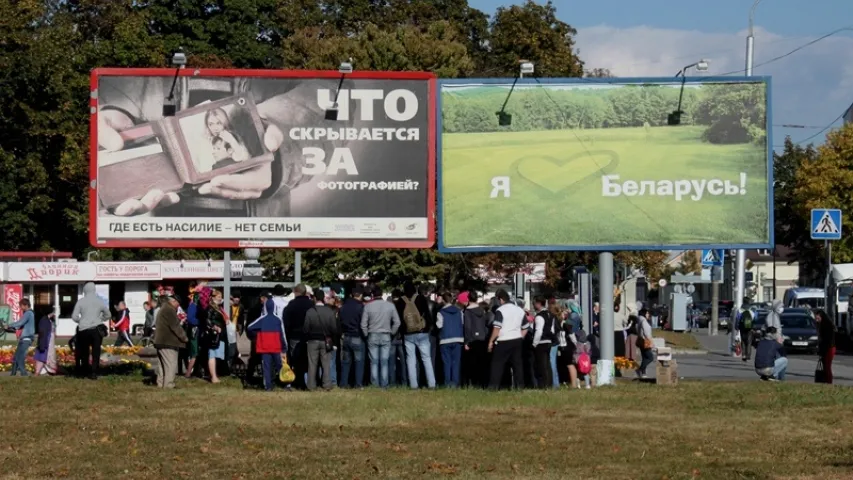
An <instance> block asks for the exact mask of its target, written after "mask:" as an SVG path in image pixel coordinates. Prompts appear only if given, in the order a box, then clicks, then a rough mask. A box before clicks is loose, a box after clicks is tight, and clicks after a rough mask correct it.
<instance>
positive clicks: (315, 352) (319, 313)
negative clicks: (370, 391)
mask: <svg viewBox="0 0 853 480" xmlns="http://www.w3.org/2000/svg"><path fill="white" fill-rule="evenodd" d="M313 293H314V306H313V308H311V309H310V310H308V312H306V314H305V325H304V329H305V330H304V334H305V335H304V337H303V338H304V339H305V350H306V352H307V354H308V382H307V383H308V385H307V388H308V390H309V391H313V390H316V389H317V369H318V368H320V367H322V369H323V389H324V390H331V389H332V387H333V384H332V367H331V359H332V349H333V348H334V343H333V338H334V337H335V336H337V335H338V332H337V329H338V325H337V323H338V322H337V320H336V319H335V312H334V310H332V309H331V308H329V307H328V306H327V305H326V302H325V298H326V293H325V292H323V290H321V289H319V288H315V289H314V292H313Z"/></svg>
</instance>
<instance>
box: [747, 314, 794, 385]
mask: <svg viewBox="0 0 853 480" xmlns="http://www.w3.org/2000/svg"><path fill="white" fill-rule="evenodd" d="M787 370H788V359H787V358H786V357H785V351H784V349H783V347H782V344H781V343H779V340H778V338H777V336H776V329H775V328H774V327H769V328H768V329H767V333H766V334H765V336H764V338H763V339H762V340H761V341H760V342H758V346H757V347H756V348H755V373H757V374H758V375H759V376H760V377H761V379H762V380H770V381H777V380H778V381H782V380H785V372H786V371H787Z"/></svg>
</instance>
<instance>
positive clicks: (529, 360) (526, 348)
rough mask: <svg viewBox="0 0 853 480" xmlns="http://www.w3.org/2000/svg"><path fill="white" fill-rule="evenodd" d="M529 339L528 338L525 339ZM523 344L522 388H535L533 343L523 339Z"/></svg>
mask: <svg viewBox="0 0 853 480" xmlns="http://www.w3.org/2000/svg"><path fill="white" fill-rule="evenodd" d="M527 338H530V337H527ZM524 340H525V341H524V343H523V345H522V347H521V358H522V362H523V364H524V384H523V385H524V386H525V387H526V388H536V386H537V382H536V369H535V367H534V365H535V364H536V356H535V355H534V353H533V350H534V348H533V342H532V341H530V340H527V339H526V338H525V339H524Z"/></svg>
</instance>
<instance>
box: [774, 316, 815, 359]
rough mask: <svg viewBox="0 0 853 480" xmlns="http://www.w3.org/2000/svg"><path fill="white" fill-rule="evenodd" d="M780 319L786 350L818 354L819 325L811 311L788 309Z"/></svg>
mask: <svg viewBox="0 0 853 480" xmlns="http://www.w3.org/2000/svg"><path fill="white" fill-rule="evenodd" d="M780 319H781V321H782V340H783V341H784V345H785V348H786V349H788V350H799V351H807V352H811V353H817V325H816V324H815V321H814V315H813V314H812V312H811V310H809V309H805V308H786V309H785V310H784V311H782V315H780Z"/></svg>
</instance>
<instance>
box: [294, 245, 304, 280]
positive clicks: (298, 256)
mask: <svg viewBox="0 0 853 480" xmlns="http://www.w3.org/2000/svg"><path fill="white" fill-rule="evenodd" d="M293 283H295V284H296V285H299V284H300V283H302V252H300V251H299V250H296V251H295V252H293Z"/></svg>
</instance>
